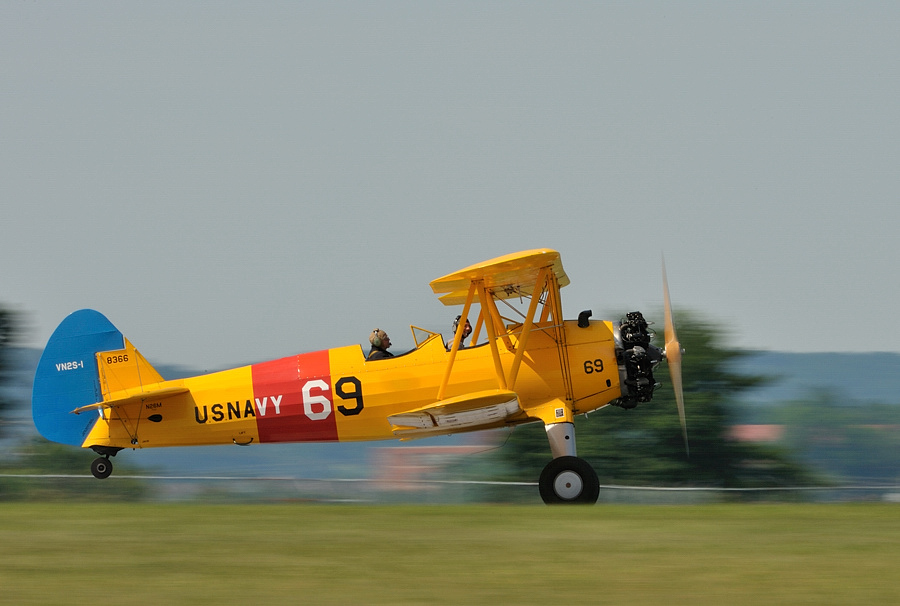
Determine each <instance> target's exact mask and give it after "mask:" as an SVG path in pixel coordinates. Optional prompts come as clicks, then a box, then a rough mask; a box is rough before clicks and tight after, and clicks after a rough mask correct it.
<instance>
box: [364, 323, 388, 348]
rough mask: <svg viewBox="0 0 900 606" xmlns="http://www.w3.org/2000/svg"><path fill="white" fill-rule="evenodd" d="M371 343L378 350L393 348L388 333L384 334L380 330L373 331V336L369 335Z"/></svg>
mask: <svg viewBox="0 0 900 606" xmlns="http://www.w3.org/2000/svg"><path fill="white" fill-rule="evenodd" d="M369 343H371V344H372V347H377V348H378V349H387V348H388V347H390V346H391V339H390V337H388V336H387V333H386V332H384V331H383V330H381V329H380V328H376V329H375V330H373V331H372V334H371V335H369Z"/></svg>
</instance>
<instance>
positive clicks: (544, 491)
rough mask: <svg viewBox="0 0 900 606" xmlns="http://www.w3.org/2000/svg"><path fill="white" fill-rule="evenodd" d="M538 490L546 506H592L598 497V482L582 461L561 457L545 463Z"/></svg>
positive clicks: (592, 471) (586, 463) (590, 469)
mask: <svg viewBox="0 0 900 606" xmlns="http://www.w3.org/2000/svg"><path fill="white" fill-rule="evenodd" d="M538 489H539V490H540V492H541V498H542V499H543V500H544V503H546V504H547V505H559V504H581V505H593V504H594V503H596V502H597V497H598V496H600V480H599V479H597V473H596V472H595V471H594V468H593V467H591V466H590V464H588V462H587V461H585V460H584V459H579V458H578V457H569V456H563V457H557V458H555V459H553V460H552V461H550V462H549V463H547V466H546V467H544V471H542V472H541V479H540V481H539V483H538Z"/></svg>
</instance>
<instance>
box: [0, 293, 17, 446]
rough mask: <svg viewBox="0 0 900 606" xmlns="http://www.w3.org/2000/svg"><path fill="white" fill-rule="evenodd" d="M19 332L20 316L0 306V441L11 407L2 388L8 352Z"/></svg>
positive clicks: (7, 363)
mask: <svg viewBox="0 0 900 606" xmlns="http://www.w3.org/2000/svg"><path fill="white" fill-rule="evenodd" d="M20 332H21V321H20V316H19V315H18V314H17V313H16V312H14V311H12V310H11V309H8V308H6V307H3V306H0V439H3V438H5V437H6V434H7V431H6V429H7V427H8V414H9V410H10V409H11V408H12V406H13V404H14V403H13V402H12V401H11V400H10V397H9V395H8V392H7V391H6V390H5V389H2V387H3V386H4V385H5V384H6V382H7V381H8V380H9V378H10V366H11V359H10V350H11V349H12V347H13V345H14V344H15V343H16V341H17V339H18V338H19V335H20Z"/></svg>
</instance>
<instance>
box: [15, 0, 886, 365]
mask: <svg viewBox="0 0 900 606" xmlns="http://www.w3.org/2000/svg"><path fill="white" fill-rule="evenodd" d="M898 31H900V4H898V3H890V2H885V3H874V2H840V3H839V2H791V3H783V2H758V3H756V2H754V3H721V2H710V3H703V2H697V3H695V2H690V3H670V2H629V3H607V2H594V3H581V2H573V3H566V2H563V3H556V2H554V3H543V2H466V1H462V2H447V3H443V2H427V3H420V2H383V3H362V2H303V3H295V2H283V3H282V2H270V3H233V2H214V3H213V2H199V3H198V2H180V1H179V2H127V3H118V2H86V3H77V4H76V3H50V2H40V1H16V2H4V3H0V201H2V221H0V225H2V227H0V230H2V231H0V234H2V237H0V304H2V305H5V306H7V307H11V308H13V309H15V310H18V311H21V312H22V313H23V314H24V315H25V317H26V319H27V327H28V331H27V334H26V337H25V344H26V345H30V346H34V347H43V345H44V344H45V343H46V341H47V339H48V338H49V336H50V334H51V333H52V331H53V330H54V328H55V327H56V325H57V324H58V323H59V322H60V321H62V319H63V318H64V317H65V316H66V315H67V314H69V313H70V312H72V311H74V310H77V309H81V308H86V307H89V308H94V309H97V310H99V311H101V312H103V313H104V314H105V315H106V316H107V317H108V318H109V319H110V320H111V321H112V322H113V323H114V324H115V325H116V326H117V327H118V328H119V329H120V330H121V331H122V332H123V333H124V334H125V335H126V336H127V337H128V338H129V340H130V341H131V342H132V343H133V344H134V345H135V346H136V347H137V348H138V349H139V350H141V352H142V353H143V354H144V355H145V356H146V357H147V358H148V359H149V360H151V361H153V362H154V363H166V364H177V365H184V366H189V367H192V368H198V369H209V370H212V369H218V368H224V367H226V366H229V365H235V364H245V363H252V362H258V361H262V360H266V359H272V358H277V357H281V356H286V355H291V354H294V353H299V352H304V351H311V350H318V349H324V348H328V347H335V346H341V345H350V344H355V343H363V342H365V341H366V339H367V337H368V334H369V333H370V331H371V330H372V329H373V328H375V327H379V328H382V329H384V330H386V331H387V332H388V333H389V334H390V335H391V337H392V340H393V342H394V348H395V349H397V350H398V351H402V350H403V349H405V348H408V347H411V346H412V344H413V341H412V337H411V334H410V331H409V328H408V327H409V325H410V324H415V325H417V326H421V327H424V328H428V329H431V330H435V331H443V332H445V333H448V332H449V325H450V322H451V320H452V318H453V317H454V316H455V315H456V314H457V313H459V311H460V310H458V309H456V308H454V309H447V308H444V307H443V306H442V305H441V304H440V303H439V302H438V301H437V298H436V297H435V296H434V295H433V293H432V292H431V289H430V288H429V286H428V283H429V281H431V280H432V279H434V278H437V277H440V276H443V275H445V274H448V273H450V272H452V271H455V270H457V269H460V268H462V267H465V266H468V265H471V264H473V263H476V262H479V261H482V260H486V259H490V258H493V257H497V256H500V255H504V254H507V253H511V252H515V251H519V250H527V249H533V248H552V249H555V250H558V251H559V252H560V254H561V256H562V262H563V266H564V268H565V270H566V272H567V274H568V276H569V278H570V279H571V284H570V285H569V286H567V287H566V288H565V289H563V293H562V294H563V308H564V310H565V312H566V316H567V317H570V318H574V317H576V316H577V315H578V312H579V311H581V310H583V309H592V310H593V311H594V318H595V319H598V318H606V319H617V318H618V317H619V315H620V314H621V313H622V312H623V311H629V310H633V309H640V310H643V311H645V313H646V314H647V315H648V316H655V317H656V319H657V321H658V323H661V320H662V318H661V313H660V309H661V307H662V278H661V259H662V257H663V255H665V262H666V267H667V272H668V281H669V287H670V291H671V296H672V301H673V305H674V306H675V318H676V322H677V320H678V313H679V310H681V311H682V313H684V312H685V311H687V310H690V311H691V312H696V313H698V314H701V316H703V317H705V318H708V319H709V320H710V321H712V322H715V323H717V324H719V325H721V327H722V328H723V330H725V331H726V334H727V335H728V340H727V343H728V344H729V345H731V346H733V347H737V348H746V349H761V350H773V351H787V352H822V351H840V352H855V351H891V352H900V322H897V321H896V318H895V312H896V310H897V301H898V300H900V280H897V279H896V275H895V274H896V270H897V267H898V258H900V240H898V238H897V237H896V235H895V233H896V230H897V225H898V224H900V204H898V203H897V202H898V194H900V36H898V35H897V32H898ZM685 363H686V364H687V363H688V359H687V358H686V361H685Z"/></svg>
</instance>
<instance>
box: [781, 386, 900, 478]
mask: <svg viewBox="0 0 900 606" xmlns="http://www.w3.org/2000/svg"><path fill="white" fill-rule="evenodd" d="M847 400H848V398H843V397H841V396H840V395H839V394H838V393H836V392H834V391H829V390H823V391H816V392H813V393H811V394H810V395H809V397H808V398H805V399H803V400H798V401H794V402H788V403H786V404H785V405H784V406H783V407H781V408H779V410H778V412H777V414H776V417H775V418H776V422H778V423H781V424H784V426H785V434H784V443H785V445H786V446H787V447H788V448H790V449H791V450H792V451H793V452H796V453H797V456H798V457H799V458H800V459H801V460H802V461H803V462H804V463H806V464H807V465H809V466H810V467H813V468H815V469H817V470H819V471H820V472H822V473H826V474H828V475H829V476H831V477H832V478H834V479H835V480H837V481H848V480H849V481H856V482H871V481H880V482H896V481H900V407H898V406H896V405H886V404H865V405H862V404H850V405H848V404H847Z"/></svg>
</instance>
